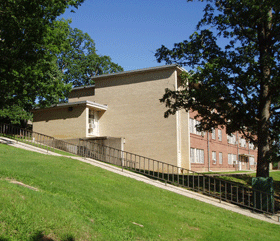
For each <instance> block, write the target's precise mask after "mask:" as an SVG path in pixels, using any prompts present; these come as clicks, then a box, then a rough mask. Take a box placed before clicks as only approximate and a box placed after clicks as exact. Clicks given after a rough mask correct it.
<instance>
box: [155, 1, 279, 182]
mask: <svg viewBox="0 0 280 241" xmlns="http://www.w3.org/2000/svg"><path fill="white" fill-rule="evenodd" d="M206 2H208V3H207V5H206V7H205V9H204V16H203V18H202V19H201V20H200V22H199V23H198V25H197V31H196V32H195V33H194V34H192V35H191V36H190V39H189V40H186V41H183V42H181V43H177V44H175V45H174V48H173V49H168V48H166V47H165V46H162V47H161V48H159V49H158V50H157V52H156V58H157V60H158V61H159V62H161V61H166V63H168V64H170V63H177V64H180V65H186V66H190V67H192V68H193V70H192V71H190V72H189V73H186V74H185V75H184V76H183V79H184V87H183V88H182V89H180V90H179V91H172V90H169V89H167V90H166V93H165V95H164V96H163V98H162V99H161V101H162V102H165V104H166V106H167V107H168V110H167V111H166V113H165V116H166V117H167V116H168V115H170V114H175V113H176V111H177V110H179V109H186V110H187V111H188V110H195V111H197V112H198V115H197V117H201V118H202V119H201V126H199V127H200V128H202V129H205V130H211V128H212V127H217V126H218V125H222V126H224V127H226V131H227V133H228V134H230V133H233V132H236V131H238V132H240V133H242V134H243V136H245V137H246V138H247V140H250V141H251V142H252V143H254V144H255V145H256V146H257V147H258V161H257V176H259V177H268V176H269V162H270V161H272V159H273V158H274V157H275V155H276V156H277V154H278V153H279V136H280V122H279V117H280V95H279V90H280V52H279V47H280V34H279V33H280V4H279V1H278V0H231V1H229V0H207V1H206ZM221 39H222V41H220V40H221ZM219 43H220V45H219Z"/></svg>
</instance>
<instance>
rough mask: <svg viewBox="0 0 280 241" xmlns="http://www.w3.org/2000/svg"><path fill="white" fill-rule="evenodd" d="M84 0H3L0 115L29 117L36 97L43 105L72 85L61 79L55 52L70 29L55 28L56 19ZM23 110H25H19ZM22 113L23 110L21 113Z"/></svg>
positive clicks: (58, 96) (58, 50)
mask: <svg viewBox="0 0 280 241" xmlns="http://www.w3.org/2000/svg"><path fill="white" fill-rule="evenodd" d="M83 1H84V0H69V1H64V0H5V1H0V9H1V11H0V81H1V82H0V85H1V86H0V87H1V88H0V117H1V119H3V118H4V119H6V120H9V119H11V117H13V116H14V113H13V112H14V111H15V110H17V113H18V115H17V116H18V118H16V119H13V120H14V121H15V122H18V121H19V119H22V118H29V117H30V114H28V110H29V109H31V108H32V106H33V105H34V103H35V101H36V99H37V97H39V104H40V105H42V106H44V105H47V104H50V103H52V102H56V101H58V100H59V99H60V98H64V96H63V93H64V92H65V90H66V89H67V88H70V86H67V85H64V84H63V83H62V82H61V73H60V71H59V69H58V68H57V64H56V57H55V54H58V53H59V52H60V50H61V46H63V40H64V39H65V35H67V33H63V32H61V31H56V27H57V23H56V21H55V19H56V18H57V17H58V16H59V15H60V14H62V13H64V11H65V10H66V8H68V7H70V6H73V7H75V8H78V6H79V5H80V4H81V3H82V2H83ZM20 110H22V111H20ZM20 113H21V114H20Z"/></svg>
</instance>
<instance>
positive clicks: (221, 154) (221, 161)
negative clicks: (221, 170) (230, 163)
mask: <svg viewBox="0 0 280 241" xmlns="http://www.w3.org/2000/svg"><path fill="white" fill-rule="evenodd" d="M219 164H223V153H222V152H219Z"/></svg>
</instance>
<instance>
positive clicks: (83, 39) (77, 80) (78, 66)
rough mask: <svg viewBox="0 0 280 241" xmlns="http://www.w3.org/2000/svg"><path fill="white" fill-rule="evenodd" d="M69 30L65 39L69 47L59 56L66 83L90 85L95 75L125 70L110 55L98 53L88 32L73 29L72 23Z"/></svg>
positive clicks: (59, 63)
mask: <svg viewBox="0 0 280 241" xmlns="http://www.w3.org/2000/svg"><path fill="white" fill-rule="evenodd" d="M61 21H62V22H64V21H63V20H61ZM68 22H69V21H68ZM68 32H69V34H68V36H67V39H66V40H65V43H67V47H66V48H65V49H63V50H62V51H61V52H60V53H59V54H58V56H57V57H58V61H57V63H58V66H59V69H60V71H61V72H62V74H63V76H62V79H63V82H64V83H66V84H68V83H72V84H73V86H82V85H90V84H93V82H92V79H91V77H93V76H96V75H102V74H109V73H116V72H120V71H123V68H122V67H121V66H119V65H118V64H116V63H113V62H112V60H111V58H110V57H109V56H102V55H98V54H97V53H96V48H95V43H94V41H93V39H92V38H91V37H90V36H89V35H88V34H87V33H83V32H82V31H81V30H79V29H77V28H75V29H73V28H71V27H70V25H68Z"/></svg>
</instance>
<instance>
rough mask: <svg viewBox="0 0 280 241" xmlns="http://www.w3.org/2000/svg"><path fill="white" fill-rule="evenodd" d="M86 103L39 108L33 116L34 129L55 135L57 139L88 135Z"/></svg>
mask: <svg viewBox="0 0 280 241" xmlns="http://www.w3.org/2000/svg"><path fill="white" fill-rule="evenodd" d="M85 107H86V106H85V105H79V106H74V107H73V110H72V111H69V110H68V107H54V108H49V109H44V110H37V111H36V112H35V113H34V118H33V131H35V132H39V133H42V134H45V135H49V136H53V137H55V138H57V139H74V138H81V137H85V136H86V111H85Z"/></svg>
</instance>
